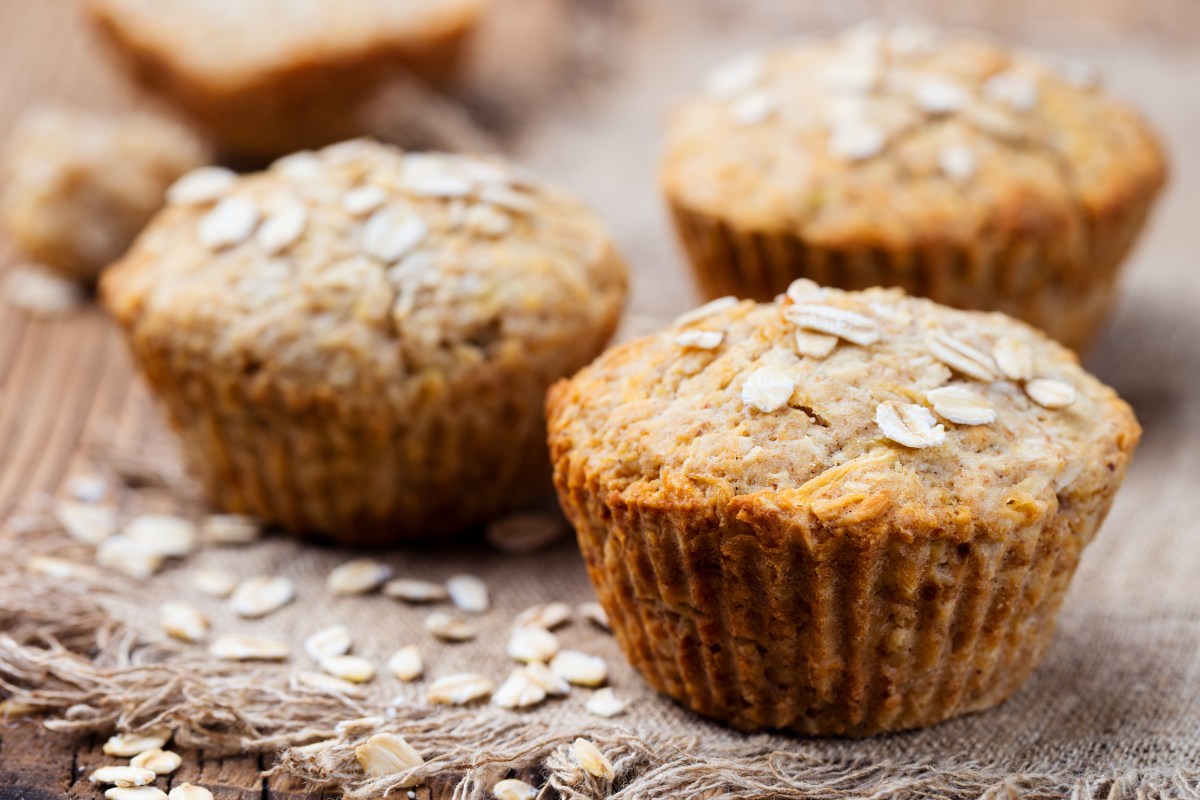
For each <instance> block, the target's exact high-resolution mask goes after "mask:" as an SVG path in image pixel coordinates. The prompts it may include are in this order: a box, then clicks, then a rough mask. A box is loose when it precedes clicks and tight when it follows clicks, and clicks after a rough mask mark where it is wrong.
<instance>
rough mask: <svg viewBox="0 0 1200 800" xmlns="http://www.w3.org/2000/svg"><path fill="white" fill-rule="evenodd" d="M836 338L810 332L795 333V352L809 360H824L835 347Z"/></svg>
mask: <svg viewBox="0 0 1200 800" xmlns="http://www.w3.org/2000/svg"><path fill="white" fill-rule="evenodd" d="M837 343H838V337H836V336H830V335H828V334H825V333H813V332H812V331H796V352H797V353H799V354H800V355H802V356H808V357H809V358H825V357H827V356H828V355H829V354H830V353H832V352H833V349H834V348H835V347H837Z"/></svg>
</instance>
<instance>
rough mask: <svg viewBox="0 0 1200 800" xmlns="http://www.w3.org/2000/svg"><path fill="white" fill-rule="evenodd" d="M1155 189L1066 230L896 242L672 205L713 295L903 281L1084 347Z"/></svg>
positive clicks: (914, 289) (761, 296)
mask: <svg viewBox="0 0 1200 800" xmlns="http://www.w3.org/2000/svg"><path fill="white" fill-rule="evenodd" d="M1155 189H1156V187H1155ZM1153 199H1154V192H1151V193H1150V194H1149V195H1147V196H1143V197H1130V198H1128V200H1129V202H1127V203H1125V204H1124V205H1121V206H1118V207H1114V208H1112V209H1111V210H1109V211H1107V212H1105V213H1104V214H1102V215H1100V216H1095V217H1092V218H1090V219H1088V220H1087V221H1086V223H1085V224H1084V225H1082V226H1079V228H1078V229H1074V228H1070V229H1065V230H1063V231H1062V232H1061V233H1059V234H1057V235H1046V236H1042V237H1036V236H1032V235H1030V236H1021V235H1015V234H1014V235H1001V234H993V235H990V236H981V237H980V238H979V239H978V240H975V241H972V242H970V243H967V244H965V245H964V244H955V243H950V242H946V243H938V242H933V243H930V244H927V245H920V246H913V247H897V248H887V247H881V246H867V245H862V246H845V247H834V246H826V245H824V244H820V243H814V242H810V241H806V240H805V239H804V238H803V237H802V236H801V235H799V234H797V233H795V232H790V231H751V230H742V229H740V228H738V227H737V226H736V225H733V224H731V223H729V222H727V221H725V220H723V219H721V218H719V217H715V216H712V215H708V214H704V213H699V212H696V211H693V210H691V209H688V208H686V207H684V206H683V205H681V204H679V203H677V202H674V201H671V214H672V217H673V219H674V223H675V229H676V231H677V233H678V236H679V239H680V241H681V242H682V244H683V247H684V250H685V251H686V253H687V256H688V259H689V261H690V262H691V265H692V268H693V271H694V273H695V275H696V278H697V280H698V282H699V284H700V287H701V290H702V292H703V293H704V294H705V295H706V296H707V297H708V298H715V297H721V296H724V295H735V296H737V297H748V298H752V299H755V300H760V301H766V300H770V299H771V298H773V297H774V296H776V295H778V294H780V293H782V292H784V291H786V290H787V287H788V285H789V284H791V282H792V281H794V280H796V279H798V278H808V279H810V280H813V281H816V282H817V283H819V284H821V285H822V286H833V287H837V288H840V289H856V290H857V289H866V288H869V287H871V286H898V287H900V288H902V289H904V290H905V291H906V292H908V293H909V294H913V295H919V296H922V297H928V298H929V299H931V300H934V301H936V302H939V303H942V304H944V305H949V306H954V307H956V308H965V309H983V310H989V311H1003V312H1005V313H1007V314H1009V315H1011V316H1014V317H1017V318H1019V319H1023V320H1025V321H1026V322H1029V323H1030V324H1032V325H1035V326H1037V327H1038V328H1041V329H1042V330H1043V331H1045V332H1046V333H1047V334H1048V335H1050V336H1051V337H1053V338H1055V339H1057V340H1058V341H1060V342H1062V343H1063V344H1065V345H1067V346H1068V347H1071V348H1072V349H1075V350H1078V351H1082V350H1086V348H1087V346H1088V345H1089V344H1090V343H1091V341H1092V340H1093V339H1094V338H1095V336H1096V334H1097V332H1098V331H1099V329H1100V326H1101V325H1102V324H1103V322H1104V320H1105V318H1106V317H1107V316H1108V314H1109V311H1110V310H1111V307H1112V304H1113V300H1114V295H1115V292H1116V288H1117V279H1118V276H1119V268H1120V266H1121V264H1122V262H1123V261H1124V260H1125V256H1126V255H1127V254H1128V252H1129V250H1130V248H1131V247H1132V245H1133V243H1134V241H1135V240H1136V239H1137V236H1138V234H1139V233H1140V231H1141V229H1142V225H1143V223H1144V222H1145V219H1146V216H1147V214H1148V213H1149V211H1150V207H1151V204H1152V202H1153Z"/></svg>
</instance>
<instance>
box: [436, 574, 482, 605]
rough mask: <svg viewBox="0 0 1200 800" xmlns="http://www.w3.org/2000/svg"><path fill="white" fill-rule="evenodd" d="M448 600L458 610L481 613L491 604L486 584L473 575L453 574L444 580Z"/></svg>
mask: <svg viewBox="0 0 1200 800" xmlns="http://www.w3.org/2000/svg"><path fill="white" fill-rule="evenodd" d="M446 591H447V592H449V593H450V600H451V601H452V602H453V603H454V605H456V606H458V608H459V610H460V611H466V612H468V613H470V614H482V613H483V612H484V611H487V610H488V607H489V606H490V605H491V602H490V600H489V599H488V589H487V584H485V583H484V582H483V581H482V580H480V579H479V578H477V577H475V576H474V575H455V576H453V577H451V578H450V579H448V580H447V581H446Z"/></svg>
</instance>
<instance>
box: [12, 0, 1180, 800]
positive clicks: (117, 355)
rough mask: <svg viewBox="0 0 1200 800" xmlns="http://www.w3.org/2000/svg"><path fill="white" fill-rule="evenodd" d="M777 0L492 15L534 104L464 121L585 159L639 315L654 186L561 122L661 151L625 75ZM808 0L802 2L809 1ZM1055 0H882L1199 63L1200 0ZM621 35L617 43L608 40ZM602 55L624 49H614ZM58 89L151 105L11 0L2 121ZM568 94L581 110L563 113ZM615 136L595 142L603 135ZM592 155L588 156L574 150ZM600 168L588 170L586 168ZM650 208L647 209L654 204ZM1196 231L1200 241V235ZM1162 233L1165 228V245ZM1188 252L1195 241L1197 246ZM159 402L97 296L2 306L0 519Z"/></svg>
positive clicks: (1154, 71)
mask: <svg viewBox="0 0 1200 800" xmlns="http://www.w3.org/2000/svg"><path fill="white" fill-rule="evenodd" d="M778 2H779V0H757V2H755V3H750V2H743V0H723V1H718V0H694V2H691V3H688V2H682V0H678V1H675V2H662V3H661V5H660V3H659V0H653V2H651V0H641V1H640V2H638V3H625V4H621V3H618V2H615V0H614V1H613V2H603V1H602V0H571V2H570V3H561V2H557V1H556V0H499V3H500V5H502V6H505V7H507V9H508V10H521V11H522V13H523V14H524V16H522V17H514V16H512V15H507V14H502V13H501V14H497V15H495V18H494V20H493V21H492V22H491V23H490V24H489V27H488V28H487V30H486V31H485V33H484V36H483V37H482V39H483V41H482V42H481V43H480V47H481V50H482V52H481V54H480V56H479V61H478V63H477V65H476V68H475V71H476V72H477V73H486V74H488V75H489V78H490V79H491V80H493V81H497V80H499V81H509V82H510V86H511V87H515V88H514V92H515V93H516V94H518V95H521V93H524V94H523V95H521V96H523V97H524V98H525V99H526V100H527V101H528V103H527V106H528V108H526V107H524V106H522V105H520V104H519V103H518V104H516V105H511V104H510V105H508V106H506V105H505V104H503V103H496V102H495V101H494V98H492V97H489V96H488V92H486V91H483V90H481V89H480V88H479V87H478V86H477V87H475V89H474V90H471V89H469V90H468V92H467V108H468V109H469V110H468V112H467V113H466V116H465V117H464V119H465V120H466V121H465V122H463V123H462V124H463V126H464V129H465V130H466V131H467V134H466V135H470V136H475V135H478V137H479V140H480V141H484V142H494V143H496V146H497V147H500V148H502V149H505V150H507V151H508V152H510V153H513V154H516V155H518V156H519V157H522V158H525V157H528V158H529V160H532V161H534V162H540V164H539V166H542V167H549V168H553V167H554V166H555V165H559V164H567V163H572V164H575V170H574V173H573V179H574V180H575V182H576V183H578V184H580V188H581V190H582V191H584V193H585V194H586V195H588V196H589V198H590V199H594V200H595V201H596V203H597V205H598V206H600V208H601V210H602V211H604V212H605V213H610V212H611V215H612V216H613V217H615V219H614V226H615V227H616V229H617V233H618V238H620V239H622V242H623V244H624V245H626V247H627V250H628V252H630V254H631V260H633V261H634V265H635V271H636V272H637V278H636V292H635V296H634V298H633V303H632V307H633V311H634V313H635V314H640V315H645V316H661V315H662V314H664V313H670V312H675V311H678V310H681V309H682V308H684V307H686V306H687V305H689V304H691V303H692V302H693V300H694V295H693V294H692V290H691V289H690V288H689V285H688V284H687V282H686V279H685V277H684V271H683V267H682V265H681V263H680V261H679V258H678V255H677V254H676V252H675V251H674V249H673V246H672V245H671V243H670V240H669V236H668V235H667V233H666V231H665V229H664V228H663V227H662V225H661V222H662V220H661V214H660V212H658V211H648V212H647V211H646V209H653V208H654V205H655V203H656V201H655V200H654V199H653V198H643V199H639V200H637V201H631V202H630V203H626V202H625V198H624V196H622V195H621V193H620V192H619V191H617V189H616V188H614V187H617V188H619V186H620V184H618V183H614V180H615V179H614V178H613V176H611V175H609V174H607V173H609V172H611V170H610V169H609V168H608V166H607V161H606V159H605V158H604V157H602V156H601V155H598V154H597V152H596V151H590V152H588V153H586V155H587V156H588V158H587V159H581V157H580V151H579V150H570V149H569V147H568V144H569V143H571V142H575V143H576V144H577V143H578V141H579V138H578V135H576V134H572V135H575V138H574V139H572V138H571V137H570V135H568V136H566V138H563V137H562V136H560V132H561V131H562V129H563V128H564V127H570V126H574V127H575V129H578V128H580V127H581V126H582V127H586V126H587V125H588V124H590V122H591V121H592V120H593V119H594V118H595V116H596V115H598V114H601V112H599V111H597V110H596V108H597V107H599V106H603V107H604V108H607V109H608V111H607V112H604V114H606V116H605V118H606V119H610V120H611V119H612V118H613V117H614V116H615V117H617V119H618V122H616V123H612V124H608V127H607V128H606V130H609V131H610V134H609V135H608V143H609V144H610V145H611V147H613V148H618V149H626V150H637V151H638V153H639V155H636V157H635V158H633V161H635V162H637V164H639V165H644V164H652V153H650V154H648V155H647V154H645V153H648V152H649V150H651V149H652V148H646V147H645V146H644V145H645V142H644V141H643V139H644V136H643V134H642V133H641V132H642V131H647V130H649V131H652V130H653V129H654V126H657V124H658V120H657V119H651V120H650V121H649V122H647V121H646V119H644V118H643V116H642V115H640V114H638V115H634V114H629V115H628V116H627V118H622V117H621V116H620V114H619V113H617V112H614V110H613V107H614V105H615V104H619V103H620V99H619V97H618V95H619V91H618V89H619V87H620V86H622V85H623V83H624V84H629V85H631V86H634V88H632V89H630V97H631V98H632V99H631V100H630V102H639V103H646V102H648V99H647V98H648V95H646V94H645V93H644V92H639V90H638V89H637V88H636V83H637V78H636V75H633V74H632V73H633V72H636V68H644V69H647V70H650V71H653V70H654V69H655V64H656V63H658V62H657V61H656V59H659V58H669V57H673V56H675V55H679V54H685V55H686V56H687V57H689V58H691V59H692V60H693V61H694V62H695V63H697V64H702V63H707V62H710V61H711V60H712V58H713V57H715V56H716V55H724V54H725V53H720V54H708V53H696V52H690V53H687V48H686V47H685V46H680V45H678V44H674V45H669V46H664V47H662V48H661V49H660V48H659V46H658V44H659V43H660V42H666V41H668V40H673V39H672V37H678V36H679V35H681V34H682V35H686V33H687V31H688V30H689V28H690V26H692V25H696V24H699V23H697V21H696V18H703V20H704V23H703V24H707V25H727V26H728V29H729V41H730V43H731V45H730V48H728V49H732V48H735V47H736V46H738V45H739V44H745V43H748V42H754V41H762V40H764V39H770V38H777V37H778V36H779V35H780V34H782V33H784V32H786V31H781V30H777V29H776V30H772V31H770V34H771V35H769V36H767V35H765V34H764V33H763V29H764V28H765V27H766V26H769V25H773V24H775V23H774V22H771V21H768V20H771V19H773V17H771V15H770V14H764V15H761V16H762V18H761V19H758V18H757V17H756V16H755V13H754V11H753V9H768V8H772V7H776V5H777V3H778ZM784 5H786V4H784ZM801 5H803V4H796V6H797V8H800V6H801ZM1048 5H1050V4H1046V3H1044V2H1035V0H980V2H977V3H974V4H972V3H951V2H940V3H939V2H920V3H907V4H904V8H903V9H901V10H898V9H897V7H896V4H887V5H886V10H887V11H888V13H889V14H900V15H908V16H911V15H920V16H923V17H927V18H933V19H934V20H935V21H938V22H941V23H944V24H970V25H977V26H980V27H984V28H988V29H991V30H993V31H995V32H997V33H999V34H1001V35H1003V36H1006V37H1011V38H1014V39H1017V40H1022V41H1024V40H1030V41H1032V42H1035V43H1037V44H1040V45H1042V46H1047V47H1053V46H1054V45H1055V44H1056V43H1057V42H1058V41H1060V40H1061V41H1062V42H1063V43H1064V46H1065V47H1067V48H1068V50H1079V49H1081V48H1082V49H1083V50H1085V51H1086V50H1087V48H1088V46H1089V45H1095V46H1096V47H1100V48H1102V49H1106V51H1111V50H1113V48H1114V47H1115V46H1116V45H1114V43H1118V44H1119V43H1120V42H1122V41H1124V40H1125V39H1126V38H1128V39H1129V40H1130V41H1131V42H1134V45H1132V46H1133V48H1134V49H1135V50H1136V52H1137V55H1136V56H1131V57H1130V59H1129V60H1128V61H1123V62H1121V63H1122V64H1123V65H1124V66H1125V67H1127V68H1128V71H1127V75H1126V78H1125V80H1126V83H1127V84H1128V85H1130V86H1133V85H1134V83H1135V82H1136V81H1141V80H1146V81H1148V82H1149V83H1151V84H1152V83H1153V81H1154V76H1156V75H1158V74H1162V72H1161V71H1162V70H1172V69H1179V68H1180V66H1179V65H1181V64H1182V65H1184V66H1185V67H1190V68H1193V69H1194V68H1195V67H1196V66H1197V65H1196V63H1195V59H1194V58H1192V57H1191V56H1190V55H1189V50H1190V48H1191V46H1192V45H1194V44H1195V42H1196V41H1197V40H1198V39H1200V35H1198V33H1200V5H1197V4H1195V3H1192V2H1186V0H1165V1H1164V2H1142V0H1066V1H1065V2H1061V3H1057V4H1054V7H1053V8H1046V6H1048ZM833 6H837V8H832V7H833ZM564 8H567V9H568V10H567V11H564V10H563V9H564ZM884 8H885V4H884V3H883V2H882V0H877V1H867V0H863V1H862V2H847V3H844V4H816V3H813V4H812V7H811V8H809V7H807V6H805V7H804V9H802V10H798V11H796V12H795V13H794V14H793V15H792V16H791V17H790V18H789V22H795V21H803V22H804V23H807V24H811V25H813V26H814V27H822V28H830V27H834V26H838V25H841V24H844V23H846V22H850V21H853V20H854V19H856V18H862V17H864V16H867V15H869V14H871V13H873V12H876V11H880V10H882V9H884ZM776 16H779V15H776ZM785 16H786V15H785ZM580 19H583V20H584V21H585V23H586V24H594V25H595V26H596V30H595V31H592V32H589V33H587V36H591V37H592V39H588V40H586V41H584V42H583V43H582V45H580V47H578V48H575V49H572V48H570V47H564V46H562V45H561V42H562V41H563V39H562V36H561V35H560V34H561V30H560V27H561V26H562V25H572V24H577V23H578V21H579V20H580ZM606 26H607V27H606ZM622 26H625V27H622ZM755 31H757V33H754V32H755ZM614 35H615V36H616V38H617V39H619V40H621V45H622V46H621V48H619V49H612V50H610V48H609V47H608V44H609V43H611V42H612V41H613V37H614ZM605 37H608V38H605ZM606 58H610V59H613V60H615V61H617V62H619V63H606V61H605V59H606ZM570 70H574V71H575V72H576V73H578V76H577V80H576V81H575V82H576V83H582V84H585V85H588V86H592V85H594V86H595V87H597V90H596V92H595V96H596V98H598V99H589V94H590V93H589V92H588V91H586V90H585V91H582V92H580V93H579V94H580V96H572V95H569V94H568V95H564V96H563V97H565V98H566V99H562V100H561V102H560V101H559V100H557V99H556V100H553V101H551V100H549V99H548V98H551V97H558V96H559V95H556V94H555V93H556V92H559V90H560V89H561V88H562V87H560V86H557V85H555V84H554V80H553V79H554V78H555V77H556V76H560V74H561V73H563V72H564V71H570ZM1146 90H1147V91H1148V92H1152V91H1153V90H1154V87H1153V86H1152V85H1147V87H1146ZM46 100H53V101H58V102H66V103H73V104H80V105H83V106H86V107H90V108H100V109H105V110H110V111H121V110H126V109H131V108H135V107H144V106H147V105H149V104H151V101H148V100H146V99H145V98H142V97H140V96H139V95H138V93H137V91H136V89H135V88H134V87H132V86H131V85H130V84H129V83H128V82H127V81H126V80H125V77H124V75H123V74H122V73H121V72H120V71H119V70H117V69H115V68H114V67H113V66H112V65H111V64H110V63H109V62H108V60H107V58H106V57H105V54H104V53H103V51H102V50H101V48H100V47H99V45H98V43H97V42H96V40H95V39H94V38H93V36H92V34H91V32H90V31H89V30H88V28H87V26H86V24H84V20H83V19H82V16H81V14H80V10H79V8H78V6H77V2H76V1H75V0H0V137H3V136H6V135H7V132H8V130H9V128H10V127H11V124H12V122H13V120H14V119H15V118H16V117H17V116H18V115H19V113H20V112H21V111H22V110H23V109H25V108H27V107H29V106H31V105H34V104H36V103H38V102H42V101H46ZM653 102H654V103H658V102H659V101H658V99H657V98H656V99H654V100H653ZM1162 102H1163V103H1164V104H1165V102H1166V101H1162ZM514 109H515V110H514ZM160 110H161V109H160ZM558 111H561V113H562V115H563V116H564V117H566V118H569V119H566V120H563V119H558V118H556V117H555V116H554V114H555V113H556V112H558ZM659 113H660V115H661V111H660V112H659ZM472 115H474V119H475V120H476V121H472ZM651 116H653V115H651ZM1194 116H1195V112H1194V111H1192V110H1189V109H1180V110H1179V113H1178V115H1177V116H1176V117H1175V118H1173V122H1171V123H1170V126H1173V127H1171V129H1170V130H1168V132H1167V133H1168V140H1169V144H1170V146H1171V147H1172V149H1173V151H1174V152H1173V155H1174V156H1175V159H1176V161H1177V163H1182V164H1186V165H1190V164H1194V163H1197V162H1200V140H1195V139H1194V137H1190V136H1185V135H1184V132H1186V131H1189V130H1194V128H1193V127H1192V126H1193V125H1194V123H1195V122H1196V121H1197V120H1194V119H1191V118H1192V117H1194ZM622 119H627V122H628V124H627V125H624V124H623V123H622V121H621V120H622ZM518 122H520V123H522V124H517V123H518ZM531 124H532V125H533V129H530V125H531ZM625 130H629V131H631V132H630V133H629V135H628V136H625V135H623V131H625ZM564 142H565V143H567V144H564ZM604 144H605V143H603V142H602V143H597V144H596V148H597V149H598V148H600V147H601V146H603V145H604ZM643 151H645V153H644V152H643ZM583 161H587V162H589V163H577V162H583ZM591 161H594V162H595V163H590V162H591ZM1187 169H1189V168H1188V167H1185V171H1184V174H1183V176H1182V180H1181V184H1182V188H1180V187H1176V188H1175V189H1173V193H1174V195H1175V197H1174V199H1173V200H1172V202H1173V204H1174V206H1176V207H1183V208H1192V209H1193V210H1194V208H1195V207H1196V205H1197V202H1195V201H1197V200H1198V199H1200V191H1197V189H1196V186H1195V184H1196V183H1197V181H1196V180H1195V179H1194V176H1193V175H1192V174H1191V173H1190V172H1188V171H1187ZM592 178H594V185H592V184H589V180H590V179H592ZM639 180H641V179H639ZM643 185H649V182H648V181H646V180H641V182H640V183H638V184H637V186H638V187H639V189H640V188H641V187H642V186H643ZM1181 194H1182V195H1184V196H1183V197H1180V196H1179V195H1181ZM1189 200H1190V201H1192V202H1190V203H1189V202H1188V201H1189ZM647 214H648V215H649V221H648V222H647V221H645V219H643V218H645V217H647ZM1172 216H1173V217H1178V218H1179V219H1180V221H1183V218H1184V217H1185V216H1186V215H1185V214H1184V212H1182V211H1179V212H1174V213H1173V214H1172ZM635 217H636V219H635ZM1189 235H1190V232H1189ZM1191 241H1192V243H1193V244H1194V238H1193V239H1192V240H1191ZM1177 244H1179V245H1183V244H1185V240H1184V239H1183V238H1179V239H1178V242H1177ZM1167 246H1168V245H1167V244H1165V243H1163V244H1160V245H1159V249H1160V250H1162V249H1164V248H1166V247H1167ZM1194 252H1195V249H1194V247H1193V250H1192V253H1193V256H1194ZM19 258H20V256H19V254H18V253H15V252H14V251H13V250H12V249H11V247H10V246H9V245H8V244H7V243H6V242H0V273H2V272H4V271H7V270H8V269H9V268H10V267H11V265H12V264H14V263H16V262H17V261H19ZM2 277H3V276H2V275H0V278H2ZM155 413H156V412H155V411H154V408H153V405H152V403H151V402H150V400H149V398H148V396H147V394H146V391H145V389H144V388H143V386H142V385H141V384H140V382H139V381H138V380H137V379H136V378H135V376H134V373H133V370H132V367H131V365H130V362H129V360H128V358H127V356H126V354H125V352H124V345H123V343H122V342H121V341H120V340H119V338H118V336H117V334H116V331H115V329H114V327H113V326H112V325H111V324H110V323H109V321H108V320H107V319H106V318H105V317H104V316H103V314H102V313H101V312H100V311H98V310H97V309H95V308H89V309H87V310H86V311H84V312H82V313H79V314H75V315H72V316H70V317H67V318H61V319H54V320H35V319H32V318H30V317H28V316H26V315H24V314H22V313H19V312H17V311H14V310H12V309H10V308H7V307H0V519H4V518H7V517H8V516H9V515H11V514H12V513H13V512H14V511H15V510H16V509H18V508H19V506H20V504H21V503H22V502H24V501H26V500H27V499H28V498H30V497H31V496H33V495H35V494H37V493H39V492H48V493H53V492H55V491H56V490H57V489H58V487H59V486H60V484H61V482H62V481H63V479H64V477H65V476H67V475H69V474H70V473H71V471H72V469H73V468H74V466H75V465H77V464H79V463H81V462H82V461H84V460H85V459H86V453H87V450H88V448H89V447H94V446H96V443H97V442H101V441H103V442H109V441H117V442H120V443H121V445H122V446H123V447H124V448H126V449H127V450H130V451H136V448H137V447H138V442H139V441H140V437H143V436H144V435H145V431H146V427H147V426H146V420H147V419H148V418H151V417H153V416H154V415H155ZM0 557H4V556H0ZM99 744H100V742H99V741H98V740H97V739H96V738H94V737H71V736H63V735H55V734H50V733H47V732H45V731H44V730H43V729H41V728H40V727H38V726H37V725H35V724H31V723H28V722H26V723H19V724H15V725H10V726H7V727H0V800H18V799H21V800H42V798H46V799H47V800H49V798H58V797H63V796H71V797H76V796H78V797H86V798H96V797H98V796H99V792H98V790H97V789H96V788H95V787H94V786H92V785H91V784H90V783H88V782H87V780H86V776H87V774H88V772H90V770H91V769H94V768H95V767H96V766H98V765H100V764H101V763H106V762H108V761H111V759H106V758H105V757H103V756H102V755H101V753H100V749H99ZM186 755H187V757H186V758H185V761H184V766H183V767H182V768H181V770H180V771H179V772H178V773H177V774H176V775H175V776H173V781H174V782H182V781H191V782H194V783H198V784H202V785H205V786H208V787H210V788H211V789H212V790H213V792H214V794H215V796H216V798H217V800H240V799H242V798H262V800H268V799H269V798H271V797H276V798H284V797H301V796H306V794H305V791H304V789H303V788H302V787H298V786H295V785H292V784H289V783H288V782H287V781H282V780H277V779H274V778H265V777H263V776H262V774H261V772H262V769H263V767H264V766H269V764H268V763H266V761H269V760H270V758H269V756H267V757H260V756H249V757H243V758H231V759H211V760H210V759H205V757H204V754H203V753H191V754H186ZM264 758H265V759H266V761H264ZM448 794H449V792H448V789H447V787H437V786H434V787H432V788H425V789H422V790H420V791H419V793H418V796H422V797H426V798H432V797H438V796H443V795H446V796H448Z"/></svg>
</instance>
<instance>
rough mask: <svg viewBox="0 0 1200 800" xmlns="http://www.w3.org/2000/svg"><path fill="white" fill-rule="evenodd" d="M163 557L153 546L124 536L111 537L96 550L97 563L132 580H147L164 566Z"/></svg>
mask: <svg viewBox="0 0 1200 800" xmlns="http://www.w3.org/2000/svg"><path fill="white" fill-rule="evenodd" d="M163 560H164V559H163V555H162V553H161V552H159V551H158V550H157V549H156V548H154V547H153V546H148V545H147V544H146V543H144V542H138V541H134V540H133V539H130V538H128V537H126V536H124V535H121V534H117V535H116V536H110V537H109V538H107V539H105V540H104V541H103V542H101V543H100V546H99V547H97V548H96V563H97V564H98V565H99V566H101V567H104V568H106V569H110V570H114V571H116V572H119V573H121V574H122V575H125V576H127V577H130V578H135V579H138V580H145V579H146V578H149V577H151V576H152V575H154V574H155V573H157V572H158V571H159V570H160V569H162V566H163Z"/></svg>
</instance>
